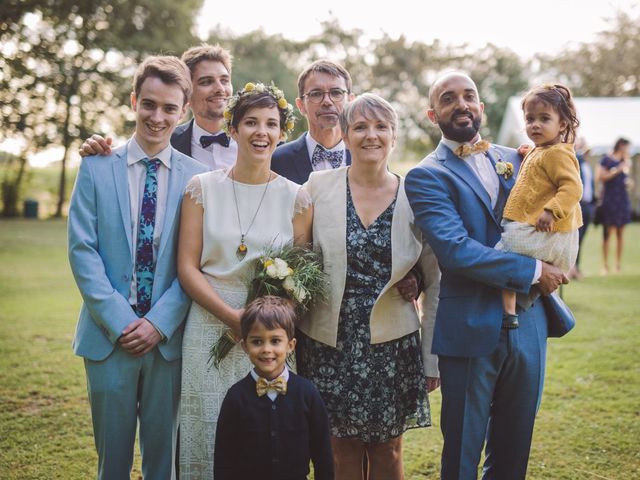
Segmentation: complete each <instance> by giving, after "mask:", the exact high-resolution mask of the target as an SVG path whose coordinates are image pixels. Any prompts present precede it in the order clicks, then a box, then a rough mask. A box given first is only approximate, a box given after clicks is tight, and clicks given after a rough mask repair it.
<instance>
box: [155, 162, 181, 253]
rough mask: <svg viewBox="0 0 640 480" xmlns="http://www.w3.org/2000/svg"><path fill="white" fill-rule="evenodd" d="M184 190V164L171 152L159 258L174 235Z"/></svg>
mask: <svg viewBox="0 0 640 480" xmlns="http://www.w3.org/2000/svg"><path fill="white" fill-rule="evenodd" d="M183 190H184V166H183V164H182V162H181V161H180V159H179V158H177V156H176V155H174V154H173V153H172V154H171V170H170V171H169V191H168V192H167V207H166V210H165V214H164V225H163V226H162V236H161V238H160V248H158V256H157V258H162V255H163V251H164V248H165V247H166V245H167V242H168V241H169V238H170V237H172V235H171V229H172V228H173V224H174V223H175V221H176V218H177V217H178V205H179V204H180V199H181V198H182V193H183Z"/></svg>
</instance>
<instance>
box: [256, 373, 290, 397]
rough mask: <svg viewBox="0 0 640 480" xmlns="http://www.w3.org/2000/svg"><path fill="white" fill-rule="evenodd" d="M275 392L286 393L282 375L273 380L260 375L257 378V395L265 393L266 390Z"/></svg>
mask: <svg viewBox="0 0 640 480" xmlns="http://www.w3.org/2000/svg"><path fill="white" fill-rule="evenodd" d="M270 391H271V392H276V393H279V394H280V395H286V394H287V381H286V380H285V379H284V377H278V378H276V379H275V380H273V381H271V382H270V381H268V380H266V379H264V378H262V377H260V378H258V381H257V382H256V393H257V394H258V396H259V397H262V396H263V395H266V394H267V392H270Z"/></svg>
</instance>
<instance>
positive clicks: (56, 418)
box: [0, 220, 640, 480]
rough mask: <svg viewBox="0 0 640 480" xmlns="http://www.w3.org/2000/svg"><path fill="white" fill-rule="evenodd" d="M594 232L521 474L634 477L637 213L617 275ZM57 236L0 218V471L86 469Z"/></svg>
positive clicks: (428, 464) (426, 460)
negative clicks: (608, 269) (604, 265)
mask: <svg viewBox="0 0 640 480" xmlns="http://www.w3.org/2000/svg"><path fill="white" fill-rule="evenodd" d="M601 233H602V231H601V230H600V229H596V230H592V231H591V232H590V235H588V237H587V242H586V245H585V251H584V253H583V270H584V271H585V272H586V273H587V277H586V278H585V279H584V280H582V281H580V282H573V283H572V284H571V285H569V286H567V287H565V289H564V296H565V299H566V300H567V302H568V303H569V305H570V306H571V307H572V308H573V310H574V312H575V314H576V317H577V319H578V325H577V327H576V329H575V330H574V331H573V332H571V333H570V334H569V335H568V336H567V337H565V338H563V339H554V340H550V342H549V355H548V364H547V365H548V366H547V377H546V387H545V393H544V397H543V401H542V407H541V410H540V413H539V415H538V421H537V424H536V430H535V435H534V441H533V448H532V452H531V460H530V463H529V477H528V478H530V479H540V480H542V479H554V480H555V479H566V480H569V479H571V480H574V479H616V480H620V479H634V478H640V449H638V447H637V442H638V439H640V422H639V420H640V360H639V359H640V356H639V355H638V351H639V349H640V348H639V347H640V330H639V328H638V326H639V325H638V321H639V320H640V300H639V296H640V293H639V291H640V288H639V287H640V245H639V244H638V243H636V242H633V239H635V238H638V236H639V235H640V225H633V226H631V227H629V228H628V231H627V232H626V239H627V245H626V251H625V259H624V260H625V261H624V268H623V273H621V274H618V275H611V276H607V277H601V276H599V275H598V272H599V271H600V266H601V260H600V250H599V248H600V242H601ZM65 239H66V234H65V224H64V222H62V221H24V220H16V221H1V222H0V478H1V479H6V480H11V479H16V480H17V479H20V480H24V479H64V480H73V479H86V478H92V477H94V476H95V468H96V461H97V457H96V454H95V451H94V447H93V437H92V433H91V432H92V430H91V421H90V414H89V407H88V401H87V395H86V384H85V376H84V368H83V365H82V360H81V359H80V358H78V357H75V356H74V355H73V353H72V351H71V339H72V337H73V332H74V327H75V322H76V317H77V312H78V309H79V306H80V296H79V294H78V292H77V289H76V287H75V284H74V282H73V279H72V277H71V272H70V270H69V267H68V264H67V259H66V253H65V241H66V240H65ZM431 403H432V415H433V420H434V427H432V428H429V429H421V430H414V431H411V432H409V433H407V434H406V436H405V442H404V445H405V468H406V477H407V478H408V479H432V478H437V477H438V465H439V455H440V447H441V436H440V430H439V414H440V408H439V404H440V395H439V393H436V394H434V395H432V397H431ZM136 465H139V462H136ZM138 477H139V467H136V470H135V472H134V474H133V478H138Z"/></svg>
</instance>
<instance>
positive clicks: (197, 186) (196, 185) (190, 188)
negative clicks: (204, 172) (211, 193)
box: [184, 175, 204, 205]
mask: <svg viewBox="0 0 640 480" xmlns="http://www.w3.org/2000/svg"><path fill="white" fill-rule="evenodd" d="M184 193H185V195H186V194H189V196H190V197H191V200H193V201H194V202H195V203H196V205H204V200H203V199H202V183H201V182H200V175H196V176H194V177H192V178H191V180H189V183H187V186H186V188H185V189H184Z"/></svg>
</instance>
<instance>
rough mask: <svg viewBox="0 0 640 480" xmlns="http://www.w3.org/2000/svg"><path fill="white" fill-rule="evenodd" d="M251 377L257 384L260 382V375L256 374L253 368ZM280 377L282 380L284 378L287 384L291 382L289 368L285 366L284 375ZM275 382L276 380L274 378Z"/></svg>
mask: <svg viewBox="0 0 640 480" xmlns="http://www.w3.org/2000/svg"><path fill="white" fill-rule="evenodd" d="M251 377H252V378H253V379H254V380H255V381H256V382H257V381H258V379H259V378H260V375H258V374H257V373H256V369H255V368H252V369H251ZM278 377H282V378H284V379H285V381H287V382H288V381H289V369H288V368H287V366H286V365H285V366H284V370H283V371H282V373H281V374H280V375H278ZM278 377H276V378H278ZM265 380H266V379H265ZM274 380H275V378H274ZM267 381H269V380H267Z"/></svg>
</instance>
